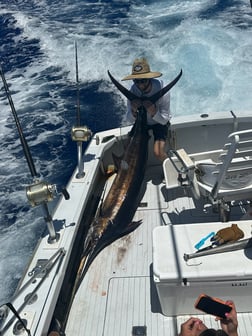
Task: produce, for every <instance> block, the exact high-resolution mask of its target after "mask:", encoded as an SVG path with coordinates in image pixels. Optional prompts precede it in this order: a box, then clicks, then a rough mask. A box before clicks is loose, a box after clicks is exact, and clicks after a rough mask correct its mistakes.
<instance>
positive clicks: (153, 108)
mask: <svg viewBox="0 0 252 336" xmlns="http://www.w3.org/2000/svg"><path fill="white" fill-rule="evenodd" d="M143 106H144V107H145V109H146V111H147V113H149V115H150V116H151V118H153V117H154V115H155V114H156V113H157V108H156V105H155V104H153V103H152V102H151V101H149V100H144V101H143Z"/></svg>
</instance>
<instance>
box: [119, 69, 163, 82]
mask: <svg viewBox="0 0 252 336" xmlns="http://www.w3.org/2000/svg"><path fill="white" fill-rule="evenodd" d="M161 76H162V73H161V72H152V71H151V72H146V73H142V74H140V73H139V74H136V75H128V76H126V77H124V78H123V79H122V81H125V80H130V79H151V78H157V77H161Z"/></svg>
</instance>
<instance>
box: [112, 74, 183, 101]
mask: <svg viewBox="0 0 252 336" xmlns="http://www.w3.org/2000/svg"><path fill="white" fill-rule="evenodd" d="M108 75H109V77H110V79H111V81H112V83H113V84H114V85H115V86H116V87H117V89H118V90H119V91H120V92H121V93H122V94H123V95H124V96H125V97H126V98H127V99H129V100H130V101H132V100H134V99H140V100H146V99H148V100H149V101H151V102H152V103H153V104H155V103H156V101H158V100H159V99H160V98H161V97H163V95H165V94H166V93H167V92H168V91H169V90H170V89H171V88H172V87H173V86H174V85H175V84H176V83H177V81H178V80H179V79H180V77H181V76H182V70H180V73H179V74H178V75H177V77H176V78H174V79H173V81H171V82H170V83H169V84H167V85H166V86H165V87H163V88H162V89H161V90H159V91H158V92H156V93H154V95H152V96H151V97H148V98H147V97H138V96H136V95H135V94H134V93H133V92H131V91H129V90H128V89H126V88H125V87H124V86H123V85H122V84H120V83H119V82H118V81H117V80H116V79H115V78H114V77H113V76H112V75H111V73H110V72H109V71H108Z"/></svg>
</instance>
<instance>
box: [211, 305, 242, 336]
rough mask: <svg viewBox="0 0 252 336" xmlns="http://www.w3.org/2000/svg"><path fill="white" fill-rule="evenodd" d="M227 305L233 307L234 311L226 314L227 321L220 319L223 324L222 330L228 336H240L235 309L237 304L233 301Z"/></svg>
mask: <svg viewBox="0 0 252 336" xmlns="http://www.w3.org/2000/svg"><path fill="white" fill-rule="evenodd" d="M225 303H226V304H227V305H229V306H231V307H232V310H231V311H230V313H226V314H225V315H226V318H225V319H219V318H217V319H216V320H220V324H221V329H222V330H224V331H225V332H226V333H227V334H228V336H238V334H237V328H238V320H237V312H236V308H235V304H234V302H233V301H226V302H225Z"/></svg>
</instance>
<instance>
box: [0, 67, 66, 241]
mask: <svg viewBox="0 0 252 336" xmlns="http://www.w3.org/2000/svg"><path fill="white" fill-rule="evenodd" d="M0 75H1V78H2V82H3V85H4V89H5V93H6V96H7V99H8V102H9V105H10V108H11V112H12V114H13V117H14V120H15V123H16V127H17V130H18V133H19V138H20V141H21V144H22V147H23V151H24V155H25V158H26V161H27V163H28V167H29V170H30V172H31V175H32V177H33V180H34V183H33V184H31V185H29V186H28V187H26V195H27V198H28V200H29V202H30V204H31V205H32V206H33V207H34V206H37V205H42V208H43V211H44V214H45V221H46V224H47V228H48V232H49V238H48V243H50V244H51V243H54V242H56V241H58V239H59V234H58V233H56V232H55V228H54V225H53V221H52V217H51V215H50V212H49V209H48V205H47V203H48V202H49V201H52V200H53V198H54V196H55V195H56V193H57V188H56V185H53V184H48V183H46V182H45V181H40V179H39V176H38V174H37V171H36V168H35V164H34V161H33V158H32V155H31V152H30V148H29V146H28V143H27V141H26V138H25V136H24V133H23V130H22V127H21V124H20V121H19V118H18V115H17V112H16V109H15V106H14V103H13V100H12V97H11V93H10V90H9V87H8V84H7V81H6V79H5V75H4V71H3V69H2V66H1V64H0ZM62 194H63V195H64V197H65V199H69V194H68V192H67V191H66V190H65V189H62Z"/></svg>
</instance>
